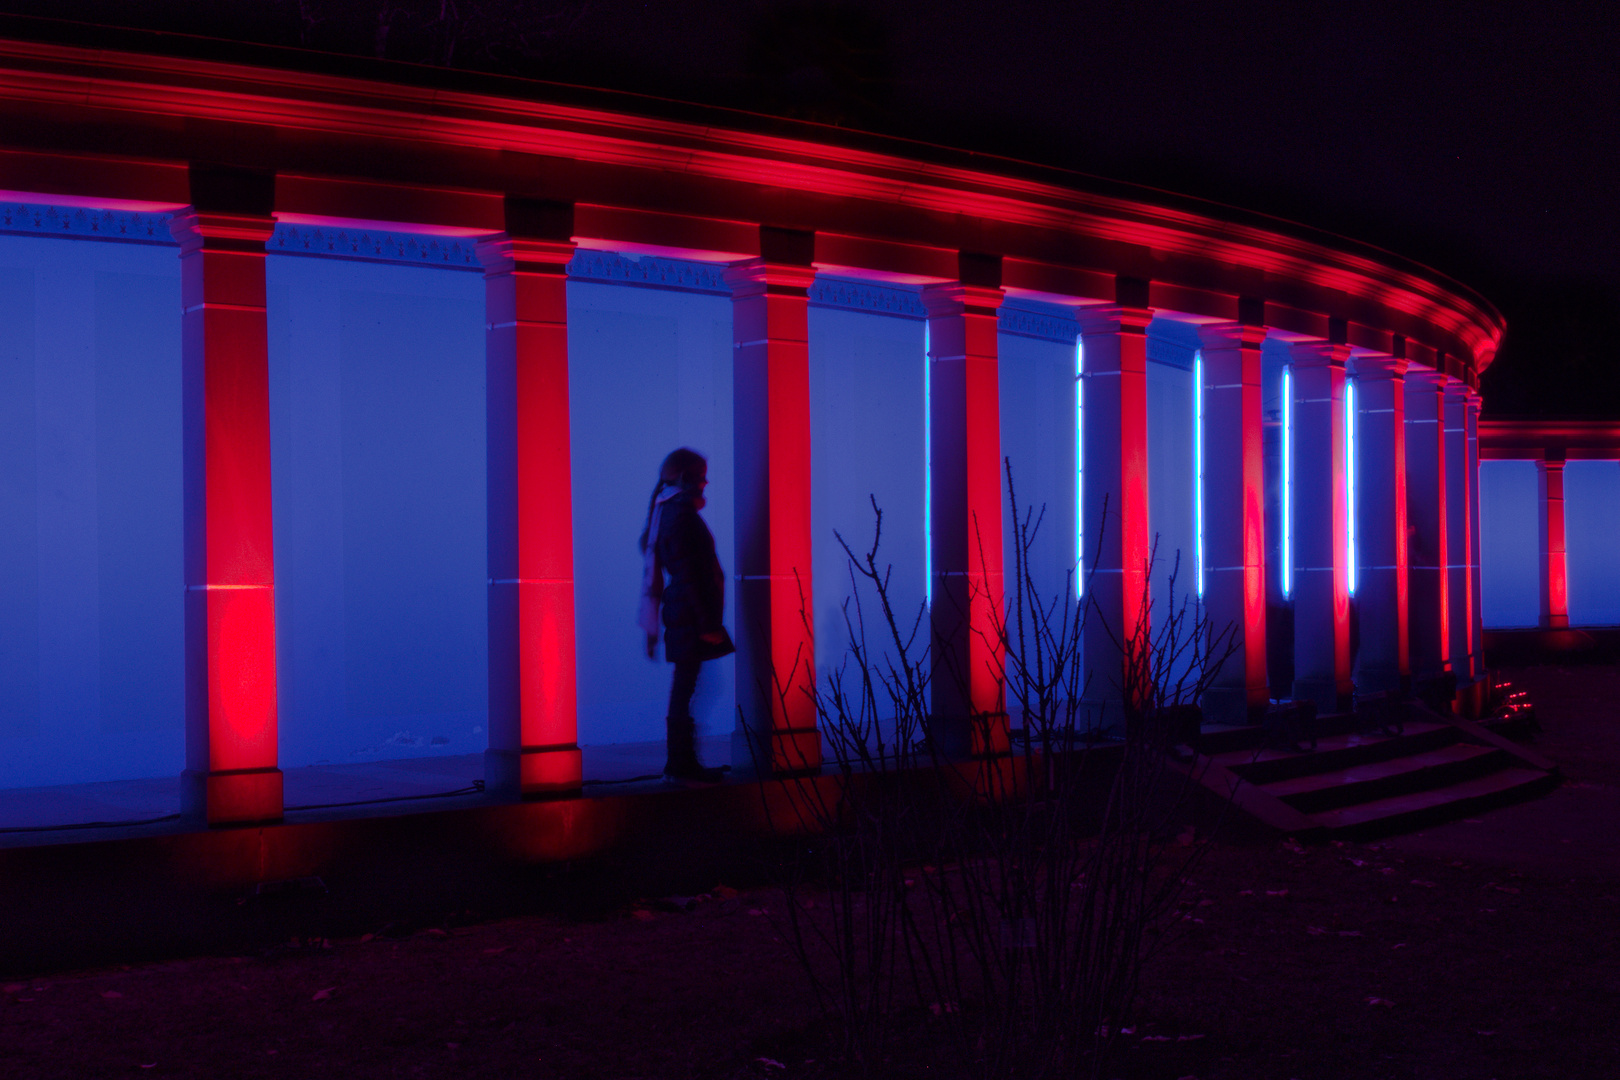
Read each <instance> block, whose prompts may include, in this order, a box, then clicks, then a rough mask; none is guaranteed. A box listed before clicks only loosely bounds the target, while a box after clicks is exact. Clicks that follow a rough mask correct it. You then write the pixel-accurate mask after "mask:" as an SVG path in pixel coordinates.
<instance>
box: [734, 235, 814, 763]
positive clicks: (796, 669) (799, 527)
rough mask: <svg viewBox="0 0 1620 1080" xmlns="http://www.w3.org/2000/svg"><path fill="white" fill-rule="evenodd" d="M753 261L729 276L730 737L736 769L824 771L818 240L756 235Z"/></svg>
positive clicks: (735, 269)
mask: <svg viewBox="0 0 1620 1080" xmlns="http://www.w3.org/2000/svg"><path fill="white" fill-rule="evenodd" d="M760 250H761V257H760V258H758V259H753V260H750V261H748V262H745V263H739V264H737V265H735V266H732V267H731V268H730V269H729V270H727V271H726V280H727V281H728V282H730V284H731V290H732V292H731V296H732V303H731V323H732V332H733V338H734V341H735V345H734V349H735V351H734V353H733V360H732V364H733V368H732V388H733V398H732V409H733V421H732V422H733V427H734V439H735V444H734V455H735V456H734V459H733V460H734V461H735V462H736V465H735V469H736V485H737V488H736V499H737V503H736V534H735V536H736V560H737V566H736V571H735V572H736V586H737V597H736V611H737V673H736V679H737V683H736V686H737V711H738V727H737V729H736V731H735V733H734V734H733V735H732V751H731V757H732V761H733V762H735V763H737V764H738V765H739V766H741V767H743V768H748V767H750V766H751V767H752V768H753V769H754V770H755V771H757V772H760V773H765V774H786V773H795V772H806V771H811V770H814V769H818V768H820V766H821V735H820V733H819V732H818V731H817V729H816V708H815V701H814V699H813V697H812V696H811V694H812V692H813V691H814V689H815V677H816V647H815V637H814V633H813V630H812V627H813V625H814V623H813V619H814V612H815V607H814V597H815V594H814V591H813V581H812V578H811V568H812V561H813V560H812V547H811V532H810V333H809V314H810V300H809V289H810V285H811V284H812V283H813V282H814V280H815V270H814V269H813V268H812V266H811V262H812V260H813V258H814V254H815V234H813V233H806V232H794V231H789V230H785V229H774V228H761V229H760Z"/></svg>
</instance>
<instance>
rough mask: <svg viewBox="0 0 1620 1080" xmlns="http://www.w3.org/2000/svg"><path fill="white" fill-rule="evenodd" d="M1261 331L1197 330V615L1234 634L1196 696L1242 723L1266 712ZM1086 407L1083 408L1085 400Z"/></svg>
mask: <svg viewBox="0 0 1620 1080" xmlns="http://www.w3.org/2000/svg"><path fill="white" fill-rule="evenodd" d="M1256 321H1258V320H1256ZM1265 339H1266V329H1265V327H1264V326H1258V325H1256V326H1244V325H1241V324H1239V323H1222V324H1218V325H1214V326H1205V327H1202V328H1200V330H1199V340H1200V344H1201V345H1202V351H1203V357H1204V363H1203V368H1204V385H1203V395H1204V411H1203V417H1204V446H1203V454H1202V460H1203V463H1204V611H1205V614H1206V615H1207V617H1208V619H1209V623H1210V626H1211V627H1213V628H1215V629H1216V630H1217V631H1220V630H1222V629H1224V628H1225V627H1228V626H1230V627H1233V628H1234V635H1233V644H1234V645H1236V647H1237V652H1236V653H1234V654H1233V656H1232V657H1231V659H1229V660H1228V661H1227V662H1226V664H1225V665H1224V666H1223V667H1222V668H1221V669H1220V671H1219V672H1218V673H1217V674H1216V675H1215V680H1214V682H1213V684H1212V685H1211V686H1210V688H1209V689H1208V690H1207V691H1205V693H1204V700H1203V706H1204V715H1205V716H1206V717H1207V718H1208V719H1210V720H1213V721H1215V722H1218V723H1243V722H1245V721H1246V720H1247V719H1248V718H1250V717H1252V716H1255V715H1257V714H1258V713H1262V712H1264V711H1265V709H1266V706H1267V704H1268V702H1269V700H1270V690H1269V688H1268V686H1267V684H1266V580H1265V573H1266V567H1265V544H1266V518H1265V470H1264V464H1265V463H1264V461H1263V460H1262V458H1261V437H1262V419H1261V415H1260V405H1261V401H1260V346H1261V344H1262V343H1263V342H1264V341H1265ZM1088 404H1089V402H1088Z"/></svg>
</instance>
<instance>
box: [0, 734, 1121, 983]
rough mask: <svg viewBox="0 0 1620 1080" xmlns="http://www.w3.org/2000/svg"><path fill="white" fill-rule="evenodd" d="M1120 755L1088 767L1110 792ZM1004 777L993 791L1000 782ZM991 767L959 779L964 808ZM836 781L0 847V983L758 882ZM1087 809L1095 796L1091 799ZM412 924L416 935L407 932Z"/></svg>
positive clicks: (970, 769)
mask: <svg viewBox="0 0 1620 1080" xmlns="http://www.w3.org/2000/svg"><path fill="white" fill-rule="evenodd" d="M1117 757H1118V754H1117V753H1113V752H1109V751H1107V748H1100V749H1099V750H1098V751H1096V752H1095V756H1092V755H1088V756H1087V759H1086V762H1087V764H1086V773H1087V775H1088V776H1091V777H1094V778H1095V781H1096V783H1097V785H1098V792H1099V794H1100V793H1101V792H1103V791H1106V788H1107V781H1108V779H1109V777H1110V776H1111V775H1112V771H1113V766H1114V763H1115V762H1116V761H1117ZM1010 760H1011V759H1007V758H998V759H991V761H992V762H1000V763H1001V772H1000V774H999V779H997V780H994V781H990V782H994V783H997V784H1005V783H1007V782H1008V777H1007V774H1006V769H1005V766H1006V765H1007V764H1008V763H1009V762H1010ZM988 765H989V763H987V762H974V761H967V762H963V763H961V764H959V765H958V766H957V771H958V773H959V779H960V782H961V787H960V791H961V792H962V793H963V794H964V795H967V796H969V797H971V793H972V791H973V790H974V788H975V787H976V786H978V785H979V784H980V783H983V782H986V781H985V780H984V778H985V776H987V775H988V773H987V768H988ZM837 783H838V778H837V777H836V776H834V775H826V776H819V777H811V778H804V779H796V780H795V779H789V780H776V781H767V782H759V781H732V782H729V783H726V784H722V785H718V786H714V787H700V788H670V787H665V786H662V785H656V784H655V785H648V786H646V787H643V788H641V789H638V790H632V791H625V792H620V793H614V794H607V795H589V796H584V797H579V798H569V799H558V800H552V801H541V802H523V803H493V802H491V803H483V804H480V805H473V806H465V805H464V806H457V807H451V808H443V809H439V808H432V809H425V810H424V811H423V812H419V813H406V814H395V815H392V816H386V817H347V818H344V819H341V820H321V821H295V822H285V823H281V824H275V825H264V826H253V827H244V828H230V829H212V830H200V831H186V830H183V829H180V828H176V827H171V828H168V829H166V830H163V831H153V832H149V833H147V834H145V835H120V836H114V837H100V838H89V837H86V838H82V839H75V841H74V842H67V843H49V844H40V843H35V844H30V845H27V846H15V847H7V848H0V927H4V932H3V933H0V975H15V974H35V973H40V972H44V971H50V970H60V969H64V968H72V967H82V966H89V965H95V964H105V963H112V962H119V961H131V960H138V959H152V958H159V957H172V956H180V955H188V954H197V953H205V952H216V951H227V952H237V951H243V950H248V949H252V948H255V947H262V946H264V945H268V944H273V943H277V942H285V941H286V940H287V939H288V938H289V937H293V936H299V937H304V936H316V937H339V936H345V935H352V934H360V933H364V932H370V931H376V930H378V929H379V928H380V927H382V926H384V925H385V924H387V923H390V922H392V923H394V924H396V925H410V924H411V923H412V921H413V920H418V921H420V920H429V919H431V920H435V922H437V921H438V920H443V919H444V918H445V917H446V916H447V915H448V914H450V913H462V912H465V911H468V910H469V909H470V910H471V911H473V912H475V913H476V915H477V916H479V917H485V918H488V917H499V916H502V915H508V914H515V913H520V912H532V911H536V910H546V909H553V910H555V909H557V908H565V909H566V908H569V907H574V908H583V909H584V910H586V911H594V910H600V908H601V907H602V906H604V905H611V904H612V903H614V902H616V901H618V900H622V899H625V898H628V897H632V896H636V895H645V896H661V895H669V894H672V893H683V894H691V893H695V892H699V891H702V890H704V889H706V888H709V887H711V886H713V885H714V884H716V883H717V882H720V881H725V882H728V883H731V884H748V883H754V882H758V881H761V880H766V879H767V878H768V874H769V867H770V865H771V860H770V856H771V854H772V852H773V851H775V850H779V848H777V847H774V846H773V845H779V844H781V843H784V842H786V843H792V842H794V838H795V837H797V836H803V835H807V834H808V833H810V832H811V831H813V830H812V829H811V828H810V825H811V824H812V823H811V822H809V821H807V820H805V818H806V817H807V815H804V814H801V813H800V812H798V810H797V809H796V807H802V806H805V805H807V803H806V800H807V799H810V798H817V799H820V800H822V803H823V805H827V806H835V805H836V803H837V797H836V792H837ZM1099 805H1100V800H1099ZM419 924H420V922H419Z"/></svg>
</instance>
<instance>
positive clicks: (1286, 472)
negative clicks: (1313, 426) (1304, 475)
mask: <svg viewBox="0 0 1620 1080" xmlns="http://www.w3.org/2000/svg"><path fill="white" fill-rule="evenodd" d="M1282 474H1283V481H1282V593H1283V598H1284V599H1287V598H1288V597H1290V596H1292V595H1293V594H1294V369H1293V368H1292V367H1285V368H1283V383H1282Z"/></svg>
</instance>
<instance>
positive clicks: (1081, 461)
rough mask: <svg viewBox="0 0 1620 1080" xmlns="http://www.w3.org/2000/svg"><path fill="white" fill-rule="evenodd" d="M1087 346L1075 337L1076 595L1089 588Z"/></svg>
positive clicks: (1083, 593) (1081, 339) (1082, 340)
mask: <svg viewBox="0 0 1620 1080" xmlns="http://www.w3.org/2000/svg"><path fill="white" fill-rule="evenodd" d="M1085 375H1086V347H1085V343H1084V339H1083V338H1081V337H1079V336H1078V335H1077V336H1076V337H1075V339H1074V595H1075V596H1076V598H1078V597H1080V596H1083V595H1085V591H1086V526H1085V521H1086V518H1085V514H1086V503H1085V494H1086V484H1085V477H1086V438H1085V432H1086V379H1085Z"/></svg>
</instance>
